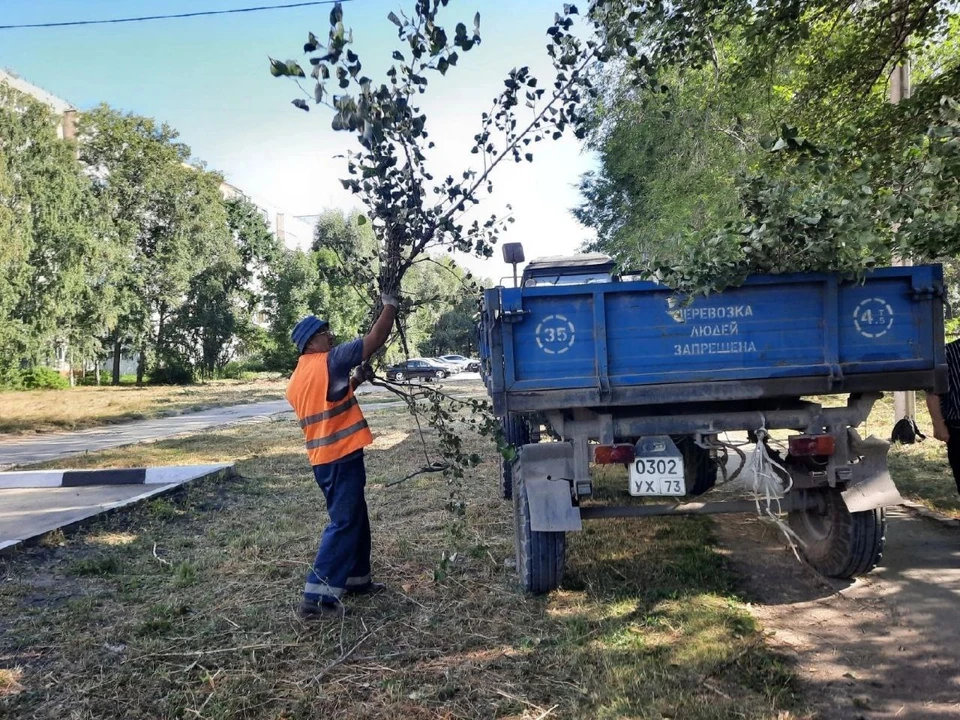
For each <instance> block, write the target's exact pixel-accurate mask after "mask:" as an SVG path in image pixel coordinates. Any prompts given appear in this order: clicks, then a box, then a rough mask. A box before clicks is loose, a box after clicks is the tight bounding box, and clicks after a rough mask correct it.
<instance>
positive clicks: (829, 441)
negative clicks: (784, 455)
mask: <svg viewBox="0 0 960 720" xmlns="http://www.w3.org/2000/svg"><path fill="white" fill-rule="evenodd" d="M835 448H836V443H835V442H834V439H833V435H794V436H793V437H792V438H790V454H791V455H793V456H794V457H801V456H810V455H833V451H834V449H835Z"/></svg>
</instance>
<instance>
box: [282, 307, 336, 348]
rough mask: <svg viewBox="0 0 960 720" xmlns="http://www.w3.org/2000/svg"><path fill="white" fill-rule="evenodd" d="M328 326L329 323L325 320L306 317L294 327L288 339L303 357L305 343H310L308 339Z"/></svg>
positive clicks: (310, 316) (314, 316) (313, 316)
mask: <svg viewBox="0 0 960 720" xmlns="http://www.w3.org/2000/svg"><path fill="white" fill-rule="evenodd" d="M328 324H329V323H328V322H327V321H326V320H321V319H320V318H318V317H317V316H316V315H307V316H306V317H305V318H304V319H303V320H301V321H300V322H298V323H297V324H296V325H295V326H294V328H293V332H292V333H290V337H291V338H292V339H293V342H294V344H295V345H296V346H297V349H298V350H299V351H300V354H301V355H303V351H304V348H306V347H307V343H308V342H310V338H312V337H313V336H314V335H316V334H317V333H318V332H319V331H320V330H322V329H323V328H325V327H326V326H327V325H328Z"/></svg>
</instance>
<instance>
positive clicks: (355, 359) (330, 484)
mask: <svg viewBox="0 0 960 720" xmlns="http://www.w3.org/2000/svg"><path fill="white" fill-rule="evenodd" d="M381 299H382V303H383V311H382V312H381V313H380V316H379V317H378V318H377V320H376V322H374V324H373V327H372V328H371V329H370V332H369V333H367V334H366V335H364V336H363V337H361V338H356V339H355V340H351V341H350V342H347V343H343V344H342V345H337V344H336V342H335V337H334V335H333V332H332V331H331V330H330V325H329V323H327V322H325V321H324V320H321V319H320V318H318V317H315V316H313V315H309V316H307V317H305V318H303V320H301V321H300V322H298V323H297V325H296V327H294V329H293V333H292V338H293V342H294V343H295V344H296V346H297V349H298V350H299V351H300V359H299V360H298V362H297V368H296V370H294V372H293V377H291V378H290V384H289V385H288V386H287V400H288V401H289V403H290V405H291V406H293V410H294V412H296V414H297V418H299V420H300V427H301V428H302V429H303V434H304V436H305V438H306V443H307V455H308V456H309V458H310V464H311V465H312V466H313V476H314V478H315V479H316V481H317V485H319V486H320V489H321V490H322V491H323V497H324V498H325V499H326V501H327V511H328V512H329V513H330V522H329V523H328V524H327V526H326V528H324V530H323V535H322V536H321V538H320V549H319V550H318V551H317V557H316V559H315V560H314V563H313V568H312V569H311V570H310V572H309V573H308V574H307V582H306V585H305V586H304V588H303V601H302V602H301V603H300V615H301V617H305V618H306V617H317V616H325V615H342V614H344V613H345V612H346V609H345V608H344V606H343V603H342V602H341V599H342V598H343V596H344V594H346V593H374V592H379V591H380V590H383V587H384V586H383V584H381V583H375V582H373V581H372V579H371V577H370V520H369V518H368V516H367V503H366V500H365V499H364V497H363V488H364V485H366V482H367V475H366V468H365V467H364V464H363V448H364V447H366V446H367V445H369V444H370V443H371V442H373V436H372V435H371V434H370V429H369V428H368V427H367V421H366V420H365V419H364V417H363V412H362V411H361V410H360V405H359V404H358V403H357V398H356V397H355V396H354V394H353V391H354V390H355V389H356V387H357V386H358V385H360V383H362V382H363V380H364V378H363V372H362V370H361V368H360V367H359V366H360V365H362V363H364V362H366V361H367V360H369V359H370V358H371V357H372V356H373V354H374V353H376V352H377V351H378V350H379V349H380V348H382V347H383V345H384V343H385V342H386V341H387V338H388V337H389V335H390V329H391V328H392V327H393V323H394V319H395V318H396V316H397V299H396V298H395V297H393V296H392V295H386V294H385V295H383V297H382V298H381ZM353 368H357V371H356V372H355V373H354V374H353V376H352V377H351V375H350V371H351V370H352V369H353Z"/></svg>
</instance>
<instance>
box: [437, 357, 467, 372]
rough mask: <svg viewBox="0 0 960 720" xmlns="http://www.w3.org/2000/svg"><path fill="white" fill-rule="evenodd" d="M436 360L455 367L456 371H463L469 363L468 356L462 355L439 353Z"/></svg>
mask: <svg viewBox="0 0 960 720" xmlns="http://www.w3.org/2000/svg"><path fill="white" fill-rule="evenodd" d="M437 360H438V361H440V362H442V363H444V364H446V365H449V366H450V367H455V368H456V372H463V371H464V370H466V369H467V366H468V365H470V358H465V357H464V356H463V355H441V356H440V357H438V358H437Z"/></svg>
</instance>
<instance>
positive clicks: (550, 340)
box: [537, 315, 576, 355]
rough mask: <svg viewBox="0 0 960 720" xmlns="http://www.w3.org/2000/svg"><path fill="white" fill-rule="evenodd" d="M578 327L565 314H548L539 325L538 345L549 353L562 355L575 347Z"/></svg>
mask: <svg viewBox="0 0 960 720" xmlns="http://www.w3.org/2000/svg"><path fill="white" fill-rule="evenodd" d="M575 334H576V329H575V328H574V327H573V323H572V322H570V321H569V320H567V319H566V318H565V317H564V316H563V315H547V317H545V318H544V319H543V320H541V321H540V324H538V325H537V347H539V348H540V349H541V350H543V351H544V352H545V353H546V354H547V355H562V354H563V353H565V352H566V351H567V350H569V349H570V348H571V347H573V340H574V335H575Z"/></svg>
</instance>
